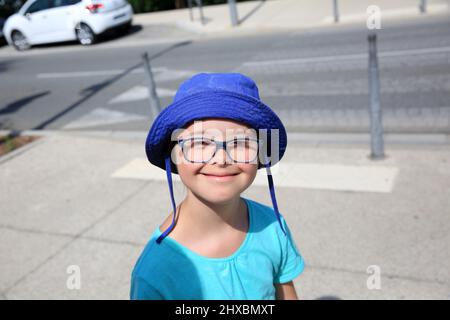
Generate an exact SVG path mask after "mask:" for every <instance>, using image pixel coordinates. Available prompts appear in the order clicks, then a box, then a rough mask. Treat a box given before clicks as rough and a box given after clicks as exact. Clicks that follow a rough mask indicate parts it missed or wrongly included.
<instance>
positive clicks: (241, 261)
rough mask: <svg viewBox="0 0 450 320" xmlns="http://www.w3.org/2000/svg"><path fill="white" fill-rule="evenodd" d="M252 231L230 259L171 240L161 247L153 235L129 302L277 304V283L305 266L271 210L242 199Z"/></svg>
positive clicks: (135, 274) (156, 233)
mask: <svg viewBox="0 0 450 320" xmlns="http://www.w3.org/2000/svg"><path fill="white" fill-rule="evenodd" d="M243 199H244V200H245V202H246V204H247V213H248V216H249V231H248V232H247V236H246V238H245V240H244V241H243V242H242V244H241V246H240V247H239V248H238V250H236V251H235V252H234V253H233V254H232V255H231V256H228V257H223V258H209V257H204V256H201V255H199V254H197V253H195V252H193V251H192V250H190V249H188V248H187V247H185V246H183V245H182V244H180V243H178V242H177V241H175V240H174V239H172V238H170V233H169V235H168V236H167V237H166V238H164V240H163V241H162V242H161V243H160V244H159V245H158V244H157V243H156V239H157V238H158V236H159V235H160V234H161V231H160V230H159V227H157V228H156V230H155V231H154V232H153V234H152V236H151V238H150V240H149V242H148V244H147V245H146V247H145V249H144V250H143V252H142V253H141V256H140V257H139V259H138V261H137V262H136V265H135V267H134V270H133V273H132V275H131V290H130V298H131V299H133V300H134V299H168V300H183V299H186V300H206V299H207V300H249V299H250V300H274V299H275V286H274V284H275V283H285V282H289V281H291V280H293V279H295V278H296V277H297V276H298V275H299V274H300V273H302V272H303V269H304V262H303V258H302V256H301V255H300V252H299V251H298V249H297V246H296V244H295V243H294V241H293V240H292V236H291V233H290V231H289V228H288V227H287V224H286V221H285V220H284V218H283V217H281V221H282V224H283V226H284V228H285V230H286V232H287V235H288V236H285V235H284V233H283V230H281V228H280V225H279V223H278V220H277V218H276V216H275V214H274V210H273V209H272V208H271V207H268V206H266V205H263V204H260V203H258V202H256V201H253V200H250V199H246V198H243Z"/></svg>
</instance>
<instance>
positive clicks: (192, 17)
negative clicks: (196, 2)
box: [188, 0, 194, 21]
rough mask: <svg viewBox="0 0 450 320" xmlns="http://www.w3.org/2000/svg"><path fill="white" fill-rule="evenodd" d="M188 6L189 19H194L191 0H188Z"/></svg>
mask: <svg viewBox="0 0 450 320" xmlns="http://www.w3.org/2000/svg"><path fill="white" fill-rule="evenodd" d="M188 7H189V18H191V21H194V16H193V15H192V0H188Z"/></svg>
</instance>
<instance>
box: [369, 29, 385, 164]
mask: <svg viewBox="0 0 450 320" xmlns="http://www.w3.org/2000/svg"><path fill="white" fill-rule="evenodd" d="M368 41H369V95H370V113H369V114H370V137H371V151H372V153H371V155H370V157H371V158H372V159H373V160H374V159H383V158H384V142H383V124H382V118H381V106H380V78H379V73H378V57H377V35H376V33H375V32H371V33H370V34H369V36H368Z"/></svg>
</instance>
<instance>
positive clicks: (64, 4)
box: [3, 0, 133, 50]
mask: <svg viewBox="0 0 450 320" xmlns="http://www.w3.org/2000/svg"><path fill="white" fill-rule="evenodd" d="M132 19H133V9H132V7H131V5H130V4H129V3H128V1H127V0H28V1H27V2H25V4H24V5H23V6H22V7H21V8H20V10H19V11H18V12H17V13H16V14H14V15H12V16H10V17H9V18H8V19H7V20H6V22H5V26H4V28H3V33H4V36H5V39H6V41H7V42H8V44H10V45H12V46H14V47H15V48H16V49H17V50H26V49H29V48H30V47H31V46H32V45H35V44H43V43H51V42H61V41H71V40H78V41H79V42H80V43H81V44H82V45H90V44H93V43H94V42H95V41H96V39H97V37H98V35H100V34H102V33H103V32H105V31H106V30H109V29H113V28H123V29H128V28H129V27H130V26H131V23H132Z"/></svg>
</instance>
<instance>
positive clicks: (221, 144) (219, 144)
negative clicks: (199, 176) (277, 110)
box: [177, 137, 261, 164]
mask: <svg viewBox="0 0 450 320" xmlns="http://www.w3.org/2000/svg"><path fill="white" fill-rule="evenodd" d="M192 140H201V141H203V140H208V141H211V142H214V143H215V145H216V147H215V150H214V153H213V154H212V156H211V158H209V159H208V160H206V161H191V160H189V159H188V158H187V157H186V154H185V152H184V149H183V147H184V143H185V142H186V141H192ZM236 140H240V141H242V140H244V141H248V140H250V141H256V142H257V144H258V150H257V151H256V155H255V158H254V159H252V160H249V161H236V160H234V159H233V158H232V157H231V156H230V154H229V153H228V150H227V144H228V143H229V142H233V141H236ZM260 143H261V140H260V139H255V138H251V137H240V138H233V139H231V140H228V141H220V140H214V139H210V138H204V137H188V138H180V139H178V140H177V144H178V145H179V146H180V148H181V153H182V154H183V157H184V159H185V160H186V161H189V162H190V163H208V162H209V161H211V159H213V158H214V156H215V155H216V153H217V151H218V150H220V149H223V150H225V153H226V154H227V156H228V158H229V159H230V160H232V161H233V163H246V164H248V163H252V162H253V161H255V160H256V159H257V158H258V155H259V147H260Z"/></svg>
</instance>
